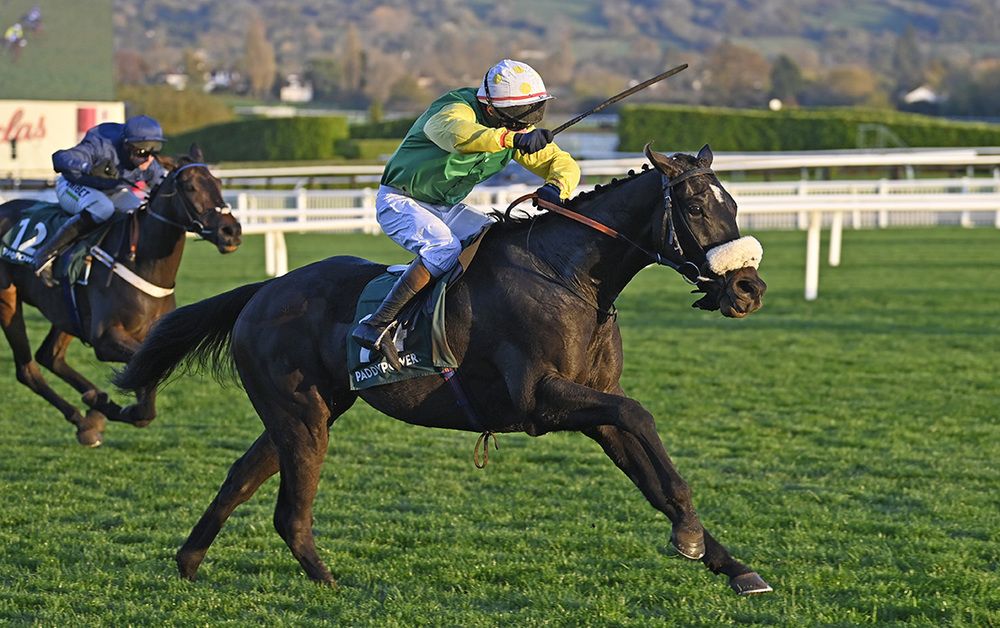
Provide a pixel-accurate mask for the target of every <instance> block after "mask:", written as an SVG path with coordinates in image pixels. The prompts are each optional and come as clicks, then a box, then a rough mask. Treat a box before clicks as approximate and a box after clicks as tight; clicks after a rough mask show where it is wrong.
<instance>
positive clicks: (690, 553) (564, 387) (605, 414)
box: [533, 377, 705, 559]
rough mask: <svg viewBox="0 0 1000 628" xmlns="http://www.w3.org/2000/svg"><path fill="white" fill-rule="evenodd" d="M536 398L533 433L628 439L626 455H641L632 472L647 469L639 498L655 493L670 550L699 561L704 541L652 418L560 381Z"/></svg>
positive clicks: (616, 397)
mask: <svg viewBox="0 0 1000 628" xmlns="http://www.w3.org/2000/svg"><path fill="white" fill-rule="evenodd" d="M537 392H538V404H539V405H538V408H537V409H536V413H535V417H534V420H533V426H534V427H535V429H536V431H537V433H544V432H551V431H566V430H573V431H585V430H592V429H594V428H597V427H600V426H613V427H617V428H618V429H619V430H621V431H622V432H623V433H624V434H626V435H628V436H629V437H630V438H631V439H632V440H631V443H632V447H631V452H630V453H632V454H641V458H640V457H637V458H636V459H635V460H634V461H633V464H632V465H631V466H632V468H633V469H635V470H636V471H638V470H641V469H640V461H641V465H645V466H646V467H648V473H647V474H646V475H645V476H643V478H644V480H645V482H644V483H645V484H646V485H647V489H644V491H643V492H646V490H649V491H650V492H653V491H655V492H657V493H658V494H659V495H660V496H661V497H660V502H661V506H662V508H660V509H661V510H662V511H663V512H664V513H665V514H666V515H667V517H669V518H670V521H671V522H672V523H673V533H672V535H671V540H672V541H673V544H674V547H676V548H677V551H679V552H680V553H681V554H683V555H684V556H686V557H688V558H692V559H699V558H701V557H702V555H703V554H704V552H705V545H704V541H703V536H704V535H703V531H702V526H701V522H700V521H699V520H698V514H697V512H695V509H694V505H693V504H692V502H691V489H690V488H689V487H688V485H687V482H685V481H684V479H683V478H682V477H681V475H680V473H678V472H677V469H676V468H675V467H674V464H673V462H672V461H671V460H670V457H669V456H668V455H667V451H666V449H664V448H663V443H662V442H661V441H660V437H659V435H658V434H657V433H656V424H655V422H654V421H653V415H651V414H650V413H649V412H648V411H647V410H646V409H645V408H643V407H642V405H641V404H640V403H639V402H638V401H636V400H634V399H631V398H629V397H625V396H624V395H620V394H610V393H605V392H601V391H598V390H594V389H593V388H590V387H587V386H583V385H581V384H577V383H575V382H571V381H568V380H565V379H562V378H556V377H549V378H545V379H544V380H542V381H541V382H539V384H538V390H537ZM621 442H623V443H624V442H626V441H625V440H622V441H621ZM630 477H631V476H630ZM642 488H643V487H642V486H640V489H642ZM647 497H648V495H647ZM655 505H656V504H654V506H655Z"/></svg>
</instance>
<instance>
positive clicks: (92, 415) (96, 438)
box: [76, 410, 107, 447]
mask: <svg viewBox="0 0 1000 628" xmlns="http://www.w3.org/2000/svg"><path fill="white" fill-rule="evenodd" d="M106 423H107V420H106V419H105V418H104V415H103V414H101V413H100V412H98V411H96V410H89V411H88V412H87V416H85V417H83V418H82V419H80V422H79V423H78V424H77V426H76V442H78V443H80V444H81V445H83V446H84V447H100V446H101V443H102V442H104V426H105V424H106Z"/></svg>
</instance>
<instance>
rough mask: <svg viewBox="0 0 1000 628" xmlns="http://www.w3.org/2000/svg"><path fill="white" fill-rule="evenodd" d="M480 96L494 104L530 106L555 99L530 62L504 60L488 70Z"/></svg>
mask: <svg viewBox="0 0 1000 628" xmlns="http://www.w3.org/2000/svg"><path fill="white" fill-rule="evenodd" d="M476 98H477V99H478V100H479V101H480V102H483V103H486V104H491V105H493V106H494V107H513V106H517V105H530V104H533V103H536V102H542V101H544V100H550V99H552V98H553V96H551V95H550V94H549V92H548V91H547V90H546V89H545V83H543V82H542V77H541V76H540V75H539V74H538V72H536V71H535V70H534V68H532V67H531V66H530V65H528V64H527V63H524V62H522V61H513V60H511V59H504V60H503V61H501V62H500V63H498V64H496V65H495V66H493V67H492V68H490V69H489V70H488V71H487V72H486V76H484V77H483V83H482V84H481V85H480V86H479V92H478V93H477V94H476Z"/></svg>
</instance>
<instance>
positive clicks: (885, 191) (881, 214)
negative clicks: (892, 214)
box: [878, 179, 889, 229]
mask: <svg viewBox="0 0 1000 628" xmlns="http://www.w3.org/2000/svg"><path fill="white" fill-rule="evenodd" d="M878 195H879V197H881V198H883V199H884V198H885V197H887V196H889V181H888V180H887V179H879V180H878ZM888 226H889V210H888V209H886V207H885V205H882V206H880V207H879V208H878V228H879V229H885V228H886V227H888Z"/></svg>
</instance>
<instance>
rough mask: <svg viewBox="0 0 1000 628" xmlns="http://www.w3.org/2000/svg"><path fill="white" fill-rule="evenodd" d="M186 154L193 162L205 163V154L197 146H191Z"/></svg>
mask: <svg viewBox="0 0 1000 628" xmlns="http://www.w3.org/2000/svg"><path fill="white" fill-rule="evenodd" d="M188 154H189V155H191V159H194V160H195V161H198V162H201V161H205V154H204V153H202V152H201V147H200V146H198V145H197V144H191V148H189V149H188Z"/></svg>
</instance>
